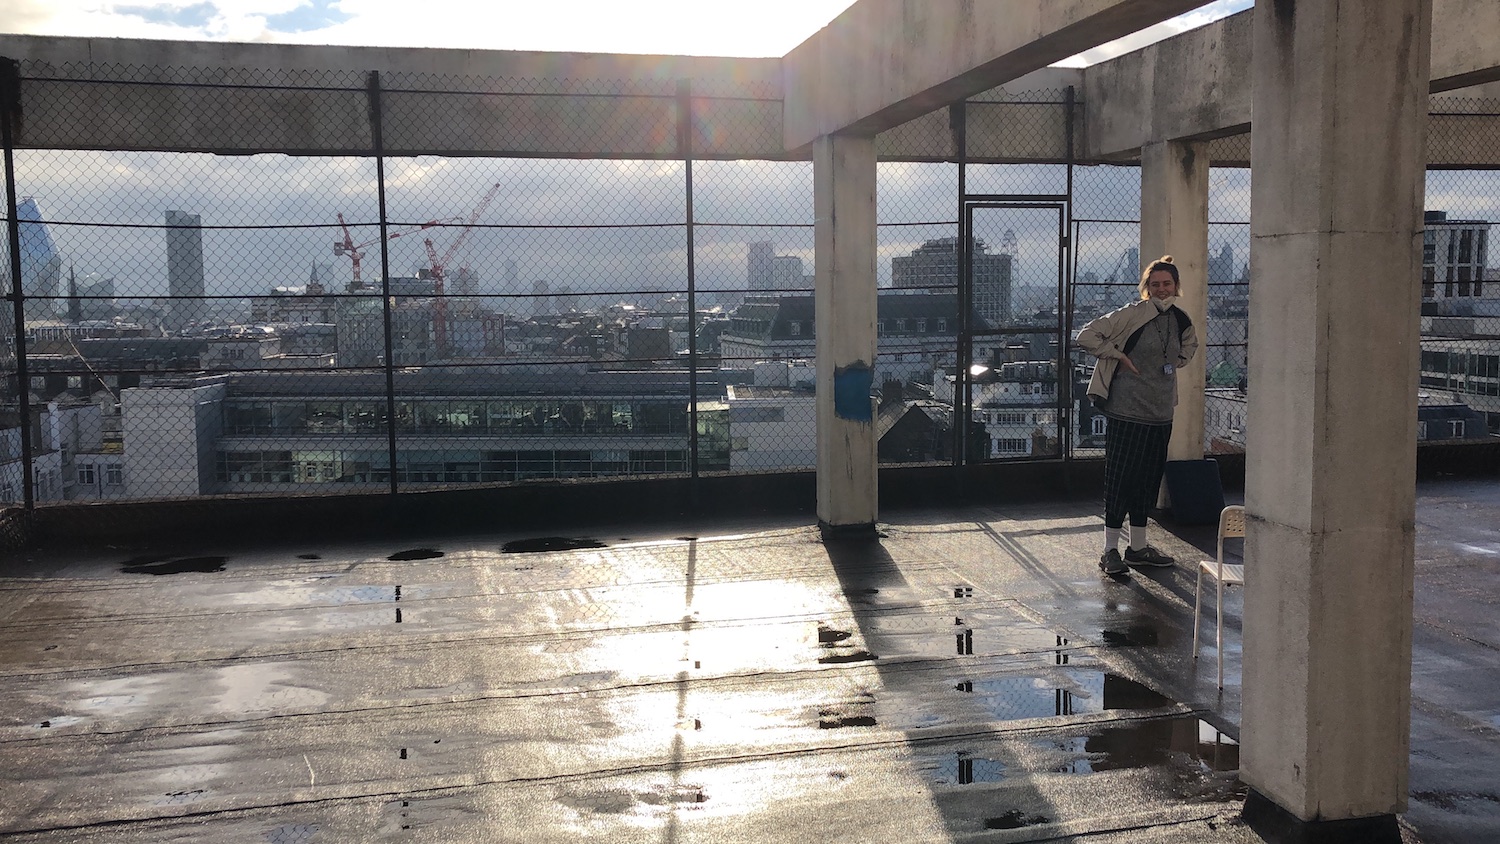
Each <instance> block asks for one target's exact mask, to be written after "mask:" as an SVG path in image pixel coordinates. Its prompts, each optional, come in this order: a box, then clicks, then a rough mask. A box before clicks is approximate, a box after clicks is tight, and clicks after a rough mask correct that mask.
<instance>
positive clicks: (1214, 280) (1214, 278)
mask: <svg viewBox="0 0 1500 844" xmlns="http://www.w3.org/2000/svg"><path fill="white" fill-rule="evenodd" d="M1234 280H1235V272H1234V247H1233V246H1230V245H1229V244H1227V243H1226V244H1224V245H1222V246H1220V247H1219V254H1218V255H1210V256H1209V258H1208V283H1209V284H1233V283H1234Z"/></svg>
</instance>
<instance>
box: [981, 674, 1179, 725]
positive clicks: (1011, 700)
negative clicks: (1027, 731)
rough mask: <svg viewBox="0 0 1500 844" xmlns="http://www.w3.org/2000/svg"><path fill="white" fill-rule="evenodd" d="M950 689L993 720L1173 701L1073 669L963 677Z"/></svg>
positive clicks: (1114, 678)
mask: <svg viewBox="0 0 1500 844" xmlns="http://www.w3.org/2000/svg"><path fill="white" fill-rule="evenodd" d="M1059 680H1062V681H1063V682H1059ZM953 689H954V691H957V692H959V693H961V694H964V695H972V696H973V698H974V703H975V704H976V705H978V706H980V707H983V708H984V709H985V710H987V711H988V712H989V714H990V716H991V717H992V718H994V719H995V720H998V721H1019V720H1021V719H1024V718H1052V717H1056V716H1060V715H1077V714H1080V713H1085V712H1103V711H1104V710H1106V709H1155V708H1157V707H1161V706H1170V705H1171V704H1172V703H1173V701H1172V700H1171V699H1170V698H1168V697H1166V696H1165V695H1161V694H1157V693H1156V692H1154V691H1152V690H1151V689H1148V688H1146V687H1145V686H1143V685H1141V684H1140V683H1137V682H1135V681H1134V680H1127V679H1125V678H1124V677H1117V676H1115V675H1113V674H1105V673H1103V672H1100V671H1086V670H1083V669H1075V668H1066V669H1063V670H1061V671H1059V672H1057V673H1055V674H1049V675H1047V676H1045V677H991V678H988V679H981V680H964V681H961V682H959V683H957V684H955V685H954V686H953Z"/></svg>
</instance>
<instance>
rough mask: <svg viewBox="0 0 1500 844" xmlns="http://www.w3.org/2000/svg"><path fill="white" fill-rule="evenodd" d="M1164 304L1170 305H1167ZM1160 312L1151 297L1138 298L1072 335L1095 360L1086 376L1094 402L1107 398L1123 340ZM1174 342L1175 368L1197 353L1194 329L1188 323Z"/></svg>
mask: <svg viewBox="0 0 1500 844" xmlns="http://www.w3.org/2000/svg"><path fill="white" fill-rule="evenodd" d="M1176 301H1177V300H1176V298H1173V299H1172V302H1173V303H1175V302H1176ZM1168 307H1173V305H1172V304H1169V305H1168ZM1161 312H1162V310H1161V309H1160V308H1158V307H1157V306H1156V303H1155V302H1154V301H1152V300H1151V299H1140V300H1138V301H1135V302H1131V303H1130V304H1128V305H1126V306H1125V307H1123V308H1117V309H1115V310H1113V311H1110V312H1109V313H1107V314H1105V315H1104V316H1101V317H1099V318H1097V319H1094V320H1092V321H1090V322H1089V324H1088V325H1085V326H1084V327H1083V328H1080V329H1079V330H1078V336H1077V337H1076V338H1075V341H1076V342H1077V343H1078V347H1079V348H1080V349H1083V350H1084V351H1085V352H1088V353H1089V354H1091V355H1093V356H1094V357H1096V358H1098V359H1099V361H1098V362H1097V363H1095V364H1094V377H1093V378H1090V379H1089V389H1088V394H1089V398H1092V399H1096V400H1098V401H1104V400H1105V399H1107V398H1109V382H1110V381H1111V380H1113V379H1114V377H1115V370H1116V369H1118V368H1119V366H1120V358H1123V357H1125V351H1124V349H1125V341H1126V340H1129V339H1130V335H1132V334H1134V333H1135V332H1136V331H1137V330H1138V329H1140V327H1141V326H1143V325H1145V324H1146V323H1148V322H1150V321H1151V320H1153V319H1155V318H1156V316H1157V314H1160V313H1161ZM1178 341H1179V343H1180V344H1181V346H1182V351H1181V353H1180V354H1179V355H1178V357H1177V367H1178V369H1181V368H1182V367H1184V366H1186V365H1187V362H1188V361H1190V360H1192V359H1193V355H1195V354H1197V352H1198V332H1197V330H1196V329H1194V328H1193V324H1192V323H1191V322H1189V323H1188V325H1187V327H1186V328H1184V329H1183V330H1182V335H1181V336H1180V337H1179V338H1178ZM1172 403H1173V405H1174V406H1175V405H1176V403H1177V400H1176V393H1175V392H1174V393H1173V399H1172Z"/></svg>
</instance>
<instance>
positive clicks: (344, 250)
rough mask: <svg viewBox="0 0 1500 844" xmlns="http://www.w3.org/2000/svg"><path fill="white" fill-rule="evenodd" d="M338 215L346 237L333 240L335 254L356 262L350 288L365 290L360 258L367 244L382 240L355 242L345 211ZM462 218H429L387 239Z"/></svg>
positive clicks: (371, 244) (370, 244) (393, 238)
mask: <svg viewBox="0 0 1500 844" xmlns="http://www.w3.org/2000/svg"><path fill="white" fill-rule="evenodd" d="M338 217H339V227H340V228H342V229H343V230H344V239H343V240H335V241H334V242H333V254H335V255H338V256H344V255H348V256H349V260H350V261H352V262H354V281H353V283H351V284H350V285H349V290H350V291H351V292H352V291H358V290H363V289H364V280H363V279H361V278H360V274H359V262H360V259H362V258H363V257H364V255H365V253H364V249H365V247H367V246H374V245H375V244H377V243H379V242H380V238H378V237H377V238H375V239H373V240H367V241H365V242H364V243H355V242H354V237H353V236H352V235H351V234H350V233H349V224H348V223H346V222H344V215H343V213H340V214H339V215H338ZM460 219H461V218H460V217H446V218H444V219H441V220H428V221H427V222H425V223H422V224H420V225H416V226H412V227H410V228H405V229H401V230H400V231H397V232H393V233H392V234H389V235H387V236H386V239H387V240H395V239H396V238H398V237H401V236H402V235H407V234H412V233H414V232H419V231H422V230H424V229H430V228H432V227H433V226H439V225H443V224H445V223H455V222H458V220H460Z"/></svg>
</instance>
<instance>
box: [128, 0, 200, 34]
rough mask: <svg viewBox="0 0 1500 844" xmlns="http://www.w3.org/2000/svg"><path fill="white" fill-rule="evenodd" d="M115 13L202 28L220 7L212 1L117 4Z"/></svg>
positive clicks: (171, 24) (162, 22)
mask: <svg viewBox="0 0 1500 844" xmlns="http://www.w3.org/2000/svg"><path fill="white" fill-rule="evenodd" d="M115 13H116V14H120V15H125V16H126V17H135V18H140V19H141V20H143V21H146V22H148V23H161V24H168V25H170V26H178V27H183V28H187V29H202V28H203V27H206V26H208V24H209V22H210V21H212V20H213V19H214V17H215V16H216V15H217V14H218V9H217V8H216V7H215V6H214V4H212V3H194V4H192V5H191V6H175V5H172V4H169V3H158V4H157V5H155V6H116V7H115Z"/></svg>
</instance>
